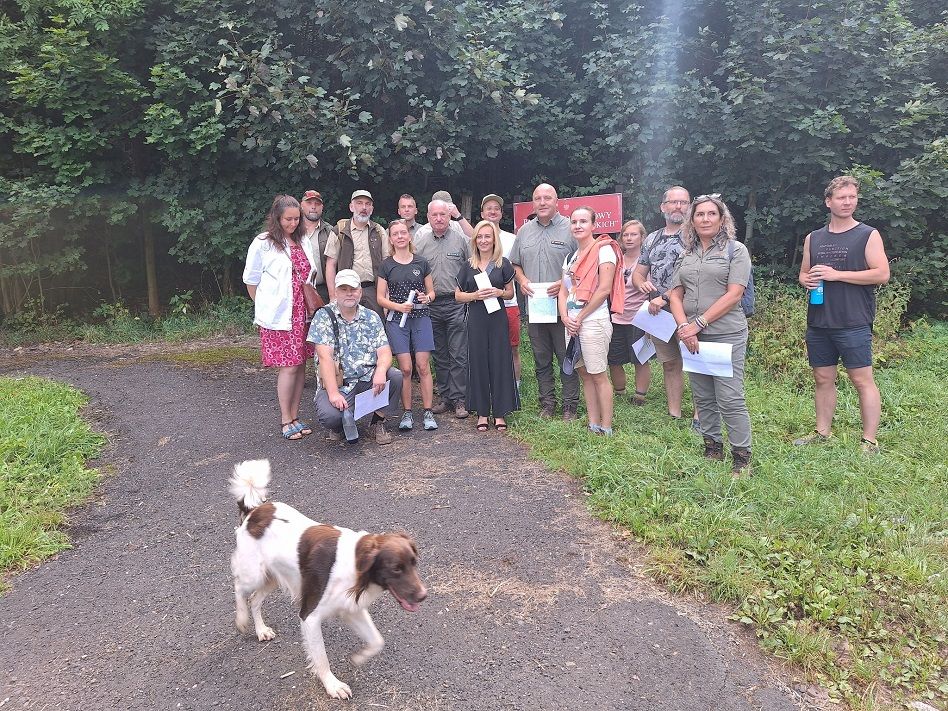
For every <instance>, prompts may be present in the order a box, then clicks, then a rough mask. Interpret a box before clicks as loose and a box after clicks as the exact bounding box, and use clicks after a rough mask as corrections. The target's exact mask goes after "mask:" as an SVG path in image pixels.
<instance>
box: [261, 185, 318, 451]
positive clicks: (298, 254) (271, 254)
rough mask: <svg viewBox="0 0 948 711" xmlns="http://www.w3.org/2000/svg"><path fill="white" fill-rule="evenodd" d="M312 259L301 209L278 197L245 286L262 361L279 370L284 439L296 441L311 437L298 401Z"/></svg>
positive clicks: (309, 353)
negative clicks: (305, 290)
mask: <svg viewBox="0 0 948 711" xmlns="http://www.w3.org/2000/svg"><path fill="white" fill-rule="evenodd" d="M314 264H316V259H315V257H314V255H313V247H312V244H311V242H310V240H309V237H307V236H305V235H304V233H303V225H302V223H301V220H300V204H299V202H297V200H296V198H294V197H292V196H291V195H277V196H276V197H275V198H274V199H273V204H272V205H270V212H269V213H268V214H267V223H266V227H265V231H264V232H262V233H260V234H259V235H257V236H256V237H255V238H254V240H253V242H251V244H250V249H249V250H248V252H247V264H246V266H245V267H244V284H246V285H247V292H248V293H249V294H250V298H251V299H253V302H254V318H253V322H254V324H255V325H256V326H259V327H260V359H261V362H262V363H263V365H264V366H266V367H269V368H278V370H277V399H278V400H279V403H280V415H281V419H280V422H281V432H282V435H283V438H284V439H288V440H298V439H302V438H303V437H304V436H305V435H310V434H312V433H313V429H312V428H311V427H310V426H309V425H307V424H306V423H305V422H300V419H299V409H300V398H301V397H302V395H303V385H304V383H305V381H306V360H307V359H308V358H312V357H313V344H312V343H307V341H306V327H307V324H306V320H307V313H306V301H305V299H304V297H303V283H304V282H305V281H306V280H308V279H309V278H310V277H311V276H312V273H313V265H314Z"/></svg>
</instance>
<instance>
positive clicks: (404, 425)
mask: <svg viewBox="0 0 948 711" xmlns="http://www.w3.org/2000/svg"><path fill="white" fill-rule="evenodd" d="M414 426H415V417H414V415H412V414H411V410H405V413H404V414H403V415H402V419H401V422H399V423H398V429H400V430H401V431H402V432H407V431H408V430H410V429H411V428H412V427H414Z"/></svg>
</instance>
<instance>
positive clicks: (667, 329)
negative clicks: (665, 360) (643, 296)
mask: <svg viewBox="0 0 948 711" xmlns="http://www.w3.org/2000/svg"><path fill="white" fill-rule="evenodd" d="M632 325H633V326H638V327H639V328H641V329H642V330H643V331H645V332H646V333H650V334H652V335H653V336H655V337H656V338H660V339H662V340H663V341H665V343H668V341H669V340H670V339H671V337H672V334H673V333H675V329H676V328H678V324H676V323H675V317H674V316H672V315H671V314H670V313H668V312H667V311H659V312H658V313H657V314H656V315H655V316H652V314H650V313H649V312H648V301H646V302H645V303H644V304H642V307H641V308H640V309H639V310H638V312H637V313H636V314H635V318H633V319H632Z"/></svg>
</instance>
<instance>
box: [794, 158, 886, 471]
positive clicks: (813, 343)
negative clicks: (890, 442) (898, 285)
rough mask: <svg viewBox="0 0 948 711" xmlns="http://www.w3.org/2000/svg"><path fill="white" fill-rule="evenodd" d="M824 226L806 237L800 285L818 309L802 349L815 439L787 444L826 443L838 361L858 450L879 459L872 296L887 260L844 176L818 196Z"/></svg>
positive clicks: (852, 182) (853, 185)
mask: <svg viewBox="0 0 948 711" xmlns="http://www.w3.org/2000/svg"><path fill="white" fill-rule="evenodd" d="M824 196H825V200H826V207H828V208H829V211H830V220H829V224H828V225H827V226H826V227H822V228H820V229H818V230H814V231H813V232H811V233H810V234H808V235H807V237H806V241H805V242H804V244H803V261H802V263H801V264H800V283H801V284H802V285H803V286H805V287H806V288H807V289H809V290H811V291H812V290H814V289H816V288H817V287H818V286H820V285H821V284H822V286H823V303H821V304H813V303H810V305H809V307H808V309H807V319H806V321H807V329H806V346H807V356H808V358H809V361H810V367H812V368H813V379H814V381H815V400H816V431H815V432H813V433H812V434H810V435H807V436H806V437H801V438H800V439H797V440H794V442H793V443H794V444H798V445H804V444H813V443H817V442H821V441H824V440H826V439H828V438H829V436H830V434H831V428H832V425H833V415H834V413H835V411H836V375H837V367H838V364H839V360H840V358H842V361H843V365H844V366H845V368H846V372H847V373H848V374H849V379H850V381H851V382H852V384H853V387H855V388H856V392H857V393H858V394H859V410H860V412H861V414H862V445H861V446H862V450H863V451H864V452H866V453H869V454H874V453H876V452H878V451H879V444H878V443H877V442H876V431H877V430H878V429H879V419H880V417H881V414H882V403H881V400H880V397H879V388H878V387H876V382H875V379H874V378H873V376H872V322H873V320H874V319H875V315H876V299H875V288H876V286H878V285H879V284H885V283H886V282H887V281H889V260H888V258H887V257H886V254H885V248H884V247H883V245H882V235H880V234H879V231H878V230H876V229H874V228H872V227H870V226H869V225H866V224H863V223H862V222H859V221H857V220H855V219H854V218H853V213H854V212H855V211H856V205H857V204H858V202H859V183H858V182H857V181H856V179H855V178H853V177H852V176H849V175H842V176H840V177H838V178H834V179H833V180H832V181H831V182H830V184H829V185H828V186H827V187H826V190H825V191H824Z"/></svg>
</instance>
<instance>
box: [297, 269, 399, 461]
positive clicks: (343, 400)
mask: <svg viewBox="0 0 948 711" xmlns="http://www.w3.org/2000/svg"><path fill="white" fill-rule="evenodd" d="M373 288H375V287H374V286H373ZM362 291H363V289H362V278H361V277H360V276H359V274H357V273H356V272H355V271H354V270H352V269H342V270H340V271H339V272H338V273H337V274H335V275H334V277H333V292H334V293H335V295H336V299H335V301H333V302H331V303H329V304H327V305H326V306H324V307H323V308H321V309H319V310H318V311H317V312H316V315H315V316H314V317H313V322H312V324H310V327H309V335H308V336H307V340H308V341H311V342H312V343H313V344H315V346H316V362H317V367H318V368H319V383H320V386H319V389H318V390H317V391H316V397H315V398H314V400H313V402H314V403H315V405H316V419H317V420H318V421H319V423H320V424H321V425H322V426H323V427H325V428H326V430H327V431H328V436H329V439H331V440H337V441H338V440H340V439H342V435H345V438H346V440H347V441H349V442H355V441H356V440H358V439H359V430H358V427H357V425H356V422H355V419H354V418H353V410H354V408H355V398H356V395H358V394H359V393H363V392H365V391H367V390H372V391H373V392H374V393H375V394H376V395H378V394H380V393H381V392H382V390H383V389H384V388H385V383H386V382H387V383H389V393H388V407H386V408H383V409H381V410H377V411H376V412H375V413H373V415H372V421H371V423H370V424H369V428H370V430H371V432H372V434H373V435H374V436H375V442H376V444H379V445H385V444H390V443H391V442H392V435H391V434H390V433H389V432H387V431H386V430H385V424H384V423H385V413H386V412H387V411H388V410H389V409H390V408H392V407H395V406H396V405H397V403H399V402H400V401H401V392H402V372H401V371H400V370H399V369H398V368H393V367H392V349H391V347H390V346H389V344H388V338H386V336H385V329H384V328H382V319H381V318H379V316H378V314H376V313H375V312H374V311H371V310H370V309H368V308H366V307H365V306H362V305H361V304H360V303H359V301H360V299H361V298H362ZM337 360H338V362H339V365H340V367H341V369H342V384H341V385H340V384H339V380H338V376H337V374H336V361H337Z"/></svg>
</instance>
